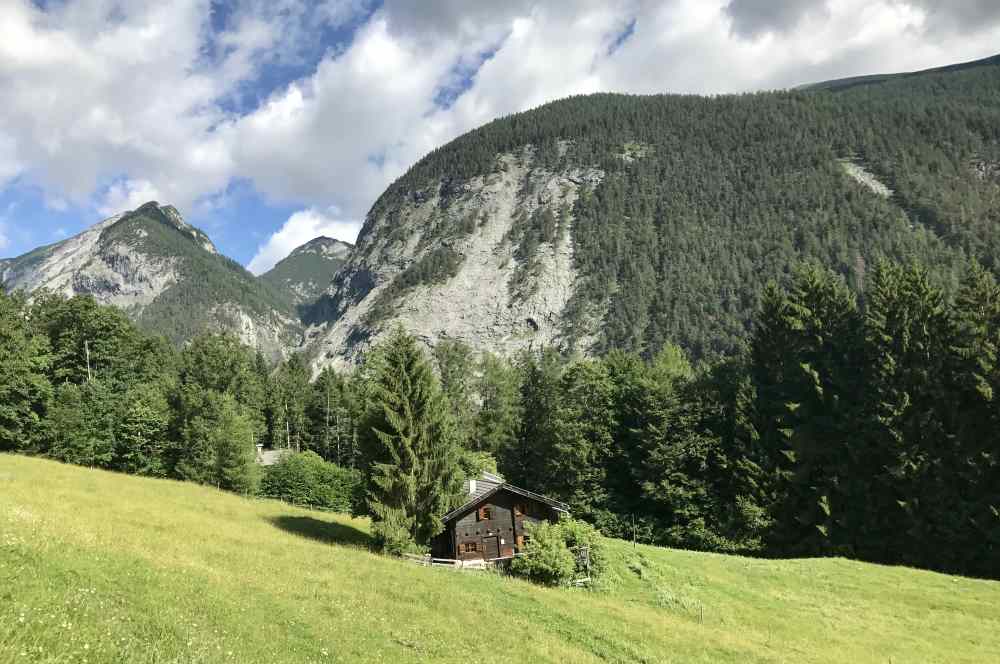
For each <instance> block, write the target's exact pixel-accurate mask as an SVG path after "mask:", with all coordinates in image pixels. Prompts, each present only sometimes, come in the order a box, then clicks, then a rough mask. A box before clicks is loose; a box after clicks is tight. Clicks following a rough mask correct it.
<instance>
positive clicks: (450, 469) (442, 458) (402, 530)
mask: <svg viewBox="0 0 1000 664" xmlns="http://www.w3.org/2000/svg"><path fill="white" fill-rule="evenodd" d="M373 355H374V356H373V357H371V358H370V359H369V362H370V363H371V366H370V367H368V369H367V370H368V371H369V375H370V382H369V393H368V396H369V399H370V400H371V401H370V407H369V410H368V412H367V413H366V416H365V421H364V424H363V426H362V438H361V442H362V449H363V453H364V461H365V467H364V471H365V474H366V484H367V495H368V510H369V512H370V514H371V516H372V521H373V525H372V531H373V534H374V537H375V541H376V543H377V544H378V546H380V547H381V548H382V549H383V550H387V551H391V552H395V553H398V552H400V551H402V550H405V549H406V548H408V547H409V546H411V545H413V544H416V545H418V546H426V545H427V544H428V543H429V542H430V539H431V538H432V537H433V536H434V535H436V534H437V533H439V532H441V529H442V528H443V525H442V522H441V517H442V516H443V515H444V514H445V512H447V511H448V509H449V508H451V507H452V506H453V505H454V504H455V502H456V500H457V499H458V496H459V493H460V489H461V480H462V478H461V474H460V471H459V466H458V458H459V446H458V443H457V441H456V435H455V431H454V424H453V422H452V421H451V418H450V415H449V413H448V408H447V405H446V403H445V401H444V396H443V395H442V393H441V388H440V384H439V383H438V380H437V378H436V377H435V375H434V373H433V371H432V370H431V366H430V364H429V363H428V361H427V359H426V357H425V356H424V353H423V352H422V351H421V350H420V349H419V348H418V347H417V342H416V340H415V339H414V338H413V337H412V336H411V335H409V334H407V333H406V332H405V331H404V330H402V329H401V328H397V329H396V330H395V331H393V332H392V333H391V334H390V335H389V337H388V338H387V339H386V341H385V342H383V343H382V344H381V345H380V346H379V347H378V348H377V349H376V350H375V352H374V353H373Z"/></svg>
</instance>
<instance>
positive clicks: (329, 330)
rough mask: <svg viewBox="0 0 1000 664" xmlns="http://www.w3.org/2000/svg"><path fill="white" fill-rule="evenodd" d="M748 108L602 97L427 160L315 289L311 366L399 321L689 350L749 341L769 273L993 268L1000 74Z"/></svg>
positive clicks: (997, 233)
mask: <svg viewBox="0 0 1000 664" xmlns="http://www.w3.org/2000/svg"><path fill="white" fill-rule="evenodd" d="M997 62H998V61H997V59H991V60H989V61H986V62H985V63H984V64H982V65H981V66H975V67H957V68H951V69H945V70H942V71H932V72H927V73H923V74H917V75H912V76H907V77H904V78H889V79H887V80H884V81H882V82H880V83H877V84H872V85H865V86H854V87H844V86H841V87H839V88H835V89H832V90H828V89H823V88H820V89H816V90H792V91H780V92H769V93H758V94H747V95H738V96H733V95H729V96H718V97H710V98H708V97H697V96H679V95H654V96H628V95H616V94H596V95H588V96H579V97H573V98H569V99H564V100H561V101H557V102H553V103H550V104H546V105H545V106H542V107H540V108H537V109H534V110H531V111H528V112H525V113H519V114H515V115H512V116H510V117H506V118H502V119H499V120H496V121H494V122H491V123H489V124H487V125H485V126H483V127H480V128H479V129H476V130H474V131H472V132H470V133H468V134H466V135H464V136H461V137H459V138H458V139H456V140H454V141H453V142H451V143H449V144H447V145H445V146H443V147H441V148H439V149H437V150H435V151H433V152H431V153H430V154H428V155H427V156H426V157H425V158H424V159H422V160H421V161H420V162H418V163H417V164H416V165H414V166H413V167H412V168H411V169H410V170H409V171H408V172H407V173H405V174H404V175H403V176H402V177H401V178H399V179H398V180H397V181H396V182H395V183H394V184H392V185H391V186H390V187H389V188H388V189H387V190H386V191H385V192H384V193H383V194H382V196H381V197H380V198H379V199H378V200H377V201H376V202H375V204H374V206H373V207H372V208H371V210H370V212H369V213H368V215H367V217H366V221H365V224H364V227H363V229H362V231H361V234H360V236H359V238H358V242H357V246H356V248H355V250H354V251H353V252H352V253H351V255H350V257H349V258H348V260H347V262H346V264H345V265H344V266H343V268H342V269H341V270H340V271H339V272H338V273H337V274H336V276H335V277H334V280H333V283H332V284H331V286H330V288H329V289H328V290H327V292H326V293H325V294H324V295H323V296H322V297H321V298H320V301H319V305H318V306H317V307H316V309H315V313H316V315H315V316H313V317H312V318H310V319H309V320H308V321H307V322H309V323H311V324H312V328H311V329H310V330H309V332H308V337H309V338H310V339H312V341H311V344H310V349H309V352H310V358H311V361H312V363H313V366H314V368H316V369H318V368H320V367H322V366H326V365H330V364H333V365H348V364H351V363H353V362H355V361H357V359H358V357H359V354H360V353H361V352H362V351H363V350H364V348H365V347H366V346H368V345H369V344H371V343H372V342H373V341H375V340H376V339H378V338H379V337H380V336H381V335H382V334H384V333H385V331H386V330H388V329H389V328H391V327H392V326H393V325H395V324H397V323H399V324H403V325H404V326H406V327H407V328H409V329H411V330H412V331H413V332H414V333H416V334H417V335H418V336H419V337H421V338H422V339H423V340H424V341H425V342H426V343H428V344H430V345H433V344H434V343H436V342H437V341H439V340H441V339H460V340H463V341H465V342H467V343H469V344H471V345H472V346H474V347H476V348H481V349H489V350H493V351H498V352H503V353H508V354H509V353H514V352H517V351H518V350H519V349H524V348H531V347H538V346H540V345H554V346H557V347H560V348H562V349H564V350H566V351H573V350H576V351H580V352H583V353H602V352H605V351H607V350H609V349H612V348H623V349H627V350H636V351H640V352H645V353H652V352H655V351H656V350H657V349H658V348H659V347H660V346H662V344H663V343H664V342H665V341H666V340H673V341H675V342H678V343H680V344H681V345H683V346H684V347H686V348H687V349H688V350H689V351H690V352H691V353H692V354H693V355H694V356H696V357H706V356H712V355H715V354H718V353H731V352H733V351H735V350H737V349H738V348H740V347H741V345H742V344H743V342H744V339H745V338H746V335H747V333H748V331H749V329H750V315H751V313H752V312H753V311H754V310H755V309H756V307H757V306H758V303H759V302H760V294H761V292H762V290H763V289H764V287H765V285H766V284H767V283H768V281H772V280H774V281H778V282H786V280H787V278H788V275H789V273H790V272H791V270H792V269H793V268H794V266H795V265H797V264H799V263H800V262H802V261H814V262H818V263H820V264H822V265H825V266H828V267H830V268H832V269H834V270H836V271H837V272H839V273H840V274H841V275H843V277H844V279H845V280H846V281H847V282H848V283H849V284H850V285H851V286H852V287H853V288H855V289H856V290H857V291H859V292H861V291H862V290H863V288H864V281H865V275H866V271H867V268H868V266H870V265H871V264H872V262H873V261H876V260H878V258H879V257H882V256H885V257H890V258H895V259H901V260H911V259H917V260H920V261H922V262H924V263H926V264H927V265H929V266H930V267H931V270H932V273H933V276H934V279H935V280H936V281H937V282H939V283H940V284H942V285H944V286H946V287H949V288H950V287H952V286H953V285H954V284H955V282H956V280H957V275H958V274H959V273H960V272H961V271H962V269H963V266H964V263H965V261H966V260H967V258H968V257H970V256H971V257H976V258H978V259H979V260H980V261H981V262H983V263H984V264H986V265H987V266H989V267H990V268H992V269H994V270H996V269H997V267H998V256H1000V132H998V129H997V128H998V127H1000V66H997Z"/></svg>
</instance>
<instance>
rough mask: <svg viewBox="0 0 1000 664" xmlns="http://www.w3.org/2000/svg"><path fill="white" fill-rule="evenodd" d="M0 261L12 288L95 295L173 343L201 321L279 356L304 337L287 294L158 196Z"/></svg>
mask: <svg viewBox="0 0 1000 664" xmlns="http://www.w3.org/2000/svg"><path fill="white" fill-rule="evenodd" d="M0 267H2V270H0V285H2V286H3V287H4V288H5V289H7V290H12V291H13V290H22V291H26V292H29V293H30V292H34V291H36V290H39V289H47V290H50V291H53V292H56V293H60V294H62V295H64V296H73V295H92V296H93V297H94V298H95V299H96V300H97V301H98V302H100V303H102V304H110V305H114V306H117V307H119V308H121V309H123V310H124V311H125V312H126V313H127V314H128V315H129V316H130V317H131V318H133V319H134V320H136V321H137V322H138V323H139V324H141V325H143V326H144V327H146V328H148V329H152V330H155V331H157V332H159V333H162V334H164V335H165V336H167V337H168V338H170V339H171V340H172V341H173V342H175V343H183V342H184V341H187V340H189V339H190V338H191V337H192V336H194V335H195V334H198V333H199V332H204V331H218V332H222V331H225V332H232V333H234V334H236V335H238V336H239V337H240V338H241V340H243V341H244V342H245V343H247V344H248V345H251V346H253V347H256V348H258V349H259V350H261V351H262V352H264V353H265V354H267V355H269V356H271V357H275V358H277V357H284V356H285V355H287V353H288V352H289V351H290V350H291V349H293V348H295V347H297V346H298V345H299V343H300V342H301V332H300V331H299V323H298V321H297V320H296V319H295V317H294V313H293V311H292V308H291V306H290V305H289V304H288V303H287V302H285V300H284V298H283V296H282V295H280V294H278V293H277V291H276V290H274V289H273V287H272V286H270V285H269V284H267V283H266V282H260V281H258V280H257V279H256V278H255V277H254V276H253V275H251V274H250V273H249V272H247V271H246V270H245V269H244V268H243V267H242V266H241V265H239V264H238V263H236V262H235V261H233V260H231V259H229V258H227V257H225V256H223V255H221V254H220V253H219V252H218V250H217V249H216V247H215V245H214V244H213V243H212V241H211V239H210V238H209V237H208V235H207V234H205V233H204V232H203V231H201V230H200V229H198V228H196V227H194V226H192V225H190V224H188V223H187V222H186V221H184V219H183V217H182V216H181V214H180V213H179V212H178V211H177V209H176V208H175V207H173V206H172V205H160V204H159V203H157V202H156V201H150V202H147V203H145V204H143V205H141V206H139V207H137V208H136V209H135V210H130V211H126V212H123V213H120V214H117V215H114V216H111V217H109V218H107V219H104V220H102V221H100V222H98V223H96V224H94V225H93V226H91V227H89V228H87V229H85V230H84V231H82V232H80V233H78V234H76V235H74V236H72V237H70V238H67V239H65V240H62V241H60V242H56V243H53V244H50V245H46V246H42V247H38V248H36V249H34V250H32V251H30V252H28V253H26V254H23V255H21V256H18V257H16V258H12V259H7V260H6V261H4V262H3V263H0Z"/></svg>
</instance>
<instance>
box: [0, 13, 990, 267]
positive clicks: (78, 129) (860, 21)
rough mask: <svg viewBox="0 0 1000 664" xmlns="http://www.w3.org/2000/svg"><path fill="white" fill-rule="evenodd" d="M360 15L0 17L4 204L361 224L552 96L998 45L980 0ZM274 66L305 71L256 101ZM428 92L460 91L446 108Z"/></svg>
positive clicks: (831, 68) (764, 78) (689, 86)
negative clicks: (246, 200)
mask: <svg viewBox="0 0 1000 664" xmlns="http://www.w3.org/2000/svg"><path fill="white" fill-rule="evenodd" d="M376 4H377V3H375V2H373V1H372V0H326V1H325V2H323V3H311V2H308V1H307V0H239V2H236V3H235V7H234V9H233V10H232V12H231V13H230V15H229V16H228V18H227V19H226V25H225V28H224V29H223V30H222V32H218V33H214V32H213V26H212V21H211V12H212V11H213V3H211V2H210V0H176V1H174V2H162V1H160V0H134V1H132V2H129V3H120V2H117V1H113V0H79V1H77V2H72V3H50V6H51V7H52V8H51V9H49V10H48V11H42V10H40V9H39V8H38V7H36V6H35V5H34V4H32V3H31V2H30V0H0V25H3V26H4V36H3V39H2V40H0V90H3V91H4V103H3V104H2V105H0V187H2V186H3V185H4V183H6V182H10V181H12V180H13V179H15V178H16V179H17V182H19V183H26V184H27V185H28V186H38V187H40V188H41V189H42V190H43V191H44V192H45V196H46V197H47V198H48V199H50V200H65V201H66V202H68V203H69V204H70V205H71V206H80V205H83V206H84V207H87V206H90V207H93V208H96V209H99V210H101V211H102V212H105V213H112V212H119V211H121V210H122V209H125V208H128V207H135V206H136V205H137V204H140V203H142V202H144V200H140V199H143V198H145V199H146V200H148V199H149V198H156V199H158V200H160V201H161V202H169V203H173V204H175V205H177V206H179V207H180V208H182V209H192V207H194V206H193V204H194V203H200V204H201V205H199V207H204V206H205V205H206V201H210V202H211V203H209V205H214V204H222V205H224V204H225V200H226V197H225V193H224V192H225V191H226V188H227V185H229V184H230V183H231V182H232V181H233V180H234V179H245V180H248V181H250V182H251V183H252V185H253V187H254V189H255V190H256V191H258V192H260V193H261V194H263V195H264V196H265V197H266V198H268V199H272V200H279V201H283V202H290V203H293V204H296V205H301V206H303V207H309V210H307V211H306V212H310V213H311V214H317V215H320V216H324V218H326V217H328V216H329V215H327V214H326V213H322V214H321V213H317V212H315V210H325V209H328V208H329V206H331V205H335V206H337V208H339V209H340V210H342V214H341V216H342V217H344V218H347V219H358V218H361V217H362V216H363V215H364V214H365V212H366V211H367V209H368V207H369V206H370V205H371V203H372V202H373V201H374V200H375V198H376V197H377V196H378V194H379V193H380V192H381V191H382V190H383V189H384V187H385V186H386V185H387V184H389V183H390V182H391V181H392V180H393V179H394V178H396V177H397V176H399V175H400V174H401V173H402V172H403V171H404V170H405V169H406V168H407V167H409V166H410V165H411V164H412V163H413V162H414V161H416V160H417V159H419V158H420V157H421V156H422V155H423V154H425V153H426V152H428V151H429V150H431V149H433V148H434V147H436V146H438V145H441V144H442V143H444V142H445V141H447V140H449V139H451V138H454V137H455V136H458V135H459V134H461V133H463V132H465V131H467V130H469V129H471V128H473V127H475V126H477V125H479V124H482V123H483V122H486V121H488V120H491V119H493V118H495V117H497V116H499V115H502V114H506V113H511V112H515V111H520V110H524V109H526V108H530V107H532V106H536V105H538V104H541V103H543V102H546V101H549V100H552V99H555V98H558V97H562V96H566V95H569V94H575V93H585V92H591V91H597V90H602V91H618V92H635V93H654V92H697V93H720V92H740V91H745V90H751V89H760V88H774V87H786V86H792V85H796V84H800V83H805V82H810V81H816V80H823V79H827V78H834V77H839V76H852V75H857V74H864V73H872V72H873V71H893V70H912V69H919V68H923V67H930V66H935V65H941V64H946V63H951V62H956V61H961V60H971V59H974V58H977V57H982V56H985V55H991V54H993V53H995V52H996V51H997V47H996V44H997V43H1000V22H998V21H1000V11H998V8H1000V4H998V3H995V2H992V1H991V0H956V1H955V2H944V0H782V1H781V2H774V3H772V2H765V1H764V0H669V1H653V0H616V1H614V2H598V1H597V0H579V1H578V2H574V3H572V4H571V5H567V4H566V3H556V2H549V3H544V2H538V1H537V0H509V1H507V2H503V3H469V2H465V1H463V0H436V1H435V2H430V1H428V2H420V3H413V2H409V1H408V0H385V1H384V2H382V3H381V4H380V5H378V6H379V8H378V9H377V11H375V12H374V13H373V14H371V15H370V16H368V12H369V11H371V8H372V7H373V6H376ZM361 17H367V19H366V21H365V22H364V24H363V25H361V26H360V27H359V28H358V29H357V31H356V32H355V33H353V35H352V37H351V38H350V39H349V40H348V41H347V42H345V43H340V44H323V43H322V35H323V34H327V33H328V32H329V30H330V29H331V28H333V29H345V26H348V25H349V24H352V22H356V21H358V20H359V19H360V18H361ZM633 21H634V31H633V32H632V34H631V35H630V36H629V37H628V38H627V39H626V40H625V41H624V42H623V43H621V44H620V45H619V44H617V38H618V37H619V36H620V35H621V34H622V32H623V30H625V28H626V26H628V25H630V24H632V22H633ZM324 31H326V32H324ZM612 45H616V48H614V49H612ZM317 53H319V54H321V56H317V55H316V54H317ZM484 54H485V55H486V56H489V57H484ZM310 58H312V59H313V60H316V61H315V62H313V61H311V60H310ZM274 64H279V65H281V66H288V67H292V68H294V67H299V68H300V69H296V71H305V72H306V73H305V75H303V76H301V77H300V78H299V79H298V80H295V81H291V82H289V83H286V84H282V85H279V86H277V87H276V88H274V89H263V88H260V87H259V85H260V81H259V80H258V79H259V76H260V73H261V72H262V71H264V68H265V67H266V66H268V65H274ZM267 71H273V69H271V70H267ZM470 76H471V79H470V78H469V77H470ZM267 80H273V78H269V79H267ZM443 90H444V91H450V93H451V94H450V95H449V96H452V97H453V96H454V95H455V93H460V94H459V95H458V96H457V98H454V99H452V100H450V103H449V104H448V106H447V108H440V107H439V104H438V101H439V95H440V93H441V92H442V91H443ZM258 98H259V99H258ZM108 182H114V183H115V184H113V185H112V186H111V187H110V188H106V187H105V184H106V183H108ZM289 221H291V220H289ZM286 226H287V224H286ZM282 230H284V229H282ZM280 233H281V231H279V234H280ZM305 239H309V238H305ZM350 239H353V237H351V238H350ZM269 244H270V241H269ZM265 248H266V246H265ZM289 248H291V247H289ZM262 250H263V248H262ZM279 258H280V256H279ZM254 260H255V261H257V260H258V258H255V259H254ZM266 260H270V259H265V258H260V261H265V262H266ZM261 264H262V263H261V262H259V261H258V263H257V265H258V266H259V265H261Z"/></svg>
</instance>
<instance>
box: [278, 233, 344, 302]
mask: <svg viewBox="0 0 1000 664" xmlns="http://www.w3.org/2000/svg"><path fill="white" fill-rule="evenodd" d="M353 249H354V245H352V244H350V243H347V242H344V241H343V240H337V239H335V238H332V237H327V236H325V235H321V236H319V237H315V238H313V239H311V240H309V241H308V242H306V243H305V244H303V245H301V246H298V247H296V248H295V249H294V250H293V251H292V253H290V254H288V256H286V257H285V258H283V259H282V260H280V261H278V263H277V264H276V265H275V266H274V267H273V268H271V269H270V270H269V271H268V272H266V273H264V274H263V275H261V279H263V280H264V281H266V282H268V283H270V284H272V285H273V286H275V287H276V288H278V289H280V290H281V291H283V292H284V293H286V294H287V295H288V297H289V298H290V299H291V301H292V302H294V303H296V304H298V305H309V304H311V303H313V302H315V301H316V300H317V298H319V297H321V296H322V295H323V293H324V292H325V291H326V289H327V287H328V286H329V285H330V282H331V281H332V280H333V275H334V274H336V273H337V270H339V269H340V268H341V266H342V265H343V264H344V263H345V262H347V259H348V257H349V256H350V254H351V251H352V250H353Z"/></svg>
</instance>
